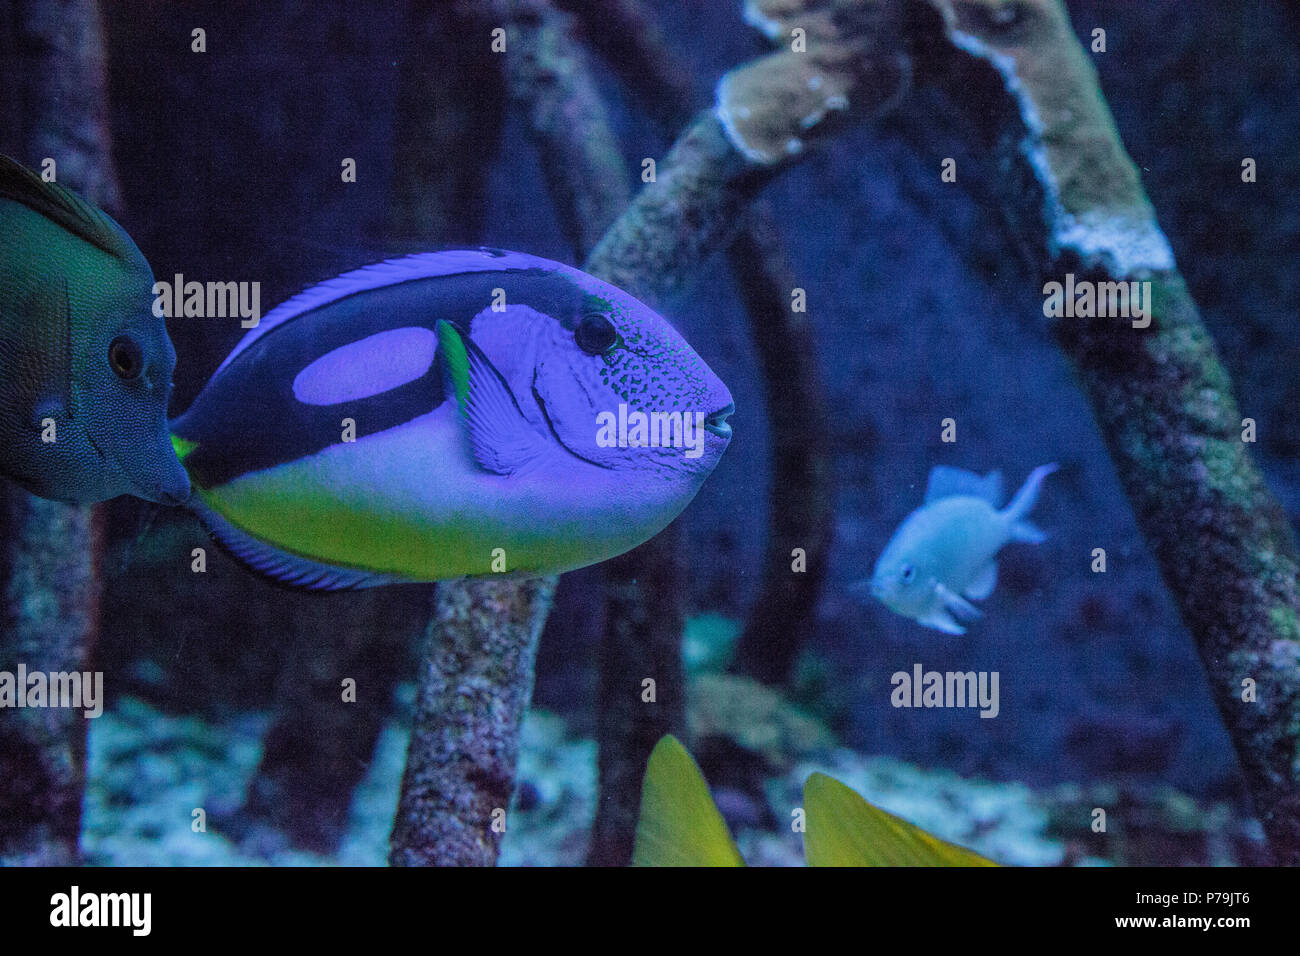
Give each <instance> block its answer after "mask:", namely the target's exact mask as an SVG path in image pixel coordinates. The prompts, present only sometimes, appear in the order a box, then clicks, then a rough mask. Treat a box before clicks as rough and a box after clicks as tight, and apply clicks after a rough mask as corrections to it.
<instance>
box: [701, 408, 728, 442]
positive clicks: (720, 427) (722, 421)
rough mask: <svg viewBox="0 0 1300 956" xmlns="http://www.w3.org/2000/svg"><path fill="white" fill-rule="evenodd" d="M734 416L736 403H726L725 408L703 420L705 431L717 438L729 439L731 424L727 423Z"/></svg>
mask: <svg viewBox="0 0 1300 956" xmlns="http://www.w3.org/2000/svg"><path fill="white" fill-rule="evenodd" d="M734 414H736V403H735V402H727V407H726V408H720V409H718V410H717V411H716V412H713V413H712V414H711V415H709V416H708V417H706V418H705V419H704V429H705V431H710V432H712V433H713V434H715V435H717V436H718V437H719V438H730V437H731V424H730V423H729V422H728V421H727V419H728V418H730V417H731V416H732V415H734Z"/></svg>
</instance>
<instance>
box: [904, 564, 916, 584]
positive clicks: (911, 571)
mask: <svg viewBox="0 0 1300 956" xmlns="http://www.w3.org/2000/svg"><path fill="white" fill-rule="evenodd" d="M902 577H903V582H904V583H906V582H908V581H911V580H912V578H914V577H916V568H914V567H912V566H911V565H910V564H905V565H903V575H902Z"/></svg>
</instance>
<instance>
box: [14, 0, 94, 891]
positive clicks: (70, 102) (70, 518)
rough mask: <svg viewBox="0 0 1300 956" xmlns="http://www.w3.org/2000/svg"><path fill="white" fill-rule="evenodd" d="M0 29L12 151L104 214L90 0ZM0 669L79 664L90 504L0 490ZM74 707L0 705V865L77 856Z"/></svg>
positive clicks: (26, 10) (79, 763) (90, 551)
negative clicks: (54, 174)
mask: <svg viewBox="0 0 1300 956" xmlns="http://www.w3.org/2000/svg"><path fill="white" fill-rule="evenodd" d="M12 6H14V7H15V9H14V10H13V11H12V12H13V16H12V18H10V19H8V20H7V21H6V22H5V23H0V31H5V30H13V31H14V33H13V35H11V36H8V37H5V38H4V40H5V41H6V42H4V43H3V44H2V45H3V46H6V47H8V48H9V49H12V50H14V51H16V54H17V55H16V56H14V57H13V58H7V59H8V62H7V63H5V64H4V69H5V77H6V83H5V88H6V89H7V90H9V91H10V93H11V97H10V98H11V100H17V103H16V104H11V108H10V109H9V110H8V111H7V112H8V113H9V117H8V121H9V122H10V123H14V124H16V126H17V129H16V130H14V131H13V134H12V135H14V140H15V142H16V143H18V144H19V145H20V146H21V148H20V149H15V150H13V152H15V153H17V154H19V155H20V156H22V157H23V158H24V159H26V160H28V161H29V162H39V161H40V160H41V159H43V158H45V157H52V158H54V159H55V161H56V162H57V163H58V170H59V173H58V176H59V181H60V182H66V183H67V184H68V185H70V186H72V187H73V188H75V189H78V190H79V191H80V192H81V193H82V194H83V195H84V196H86V197H87V198H89V199H91V200H92V201H94V202H96V203H99V204H100V205H103V206H105V207H106V208H108V209H109V210H110V211H112V212H116V211H117V209H116V208H115V207H116V205H117V197H118V188H117V179H116V177H115V175H114V173H113V167H112V163H111V160H110V156H109V135H108V120H107V117H108V97H107V92H106V90H107V80H106V68H105V62H104V49H103V36H102V30H101V25H100V18H99V7H98V4H96V3H95V2H94V0H57V2H44V3H18V4H15V5H12ZM0 498H2V499H3V500H0V523H2V524H3V527H2V528H0V541H3V547H2V548H0V587H2V588H3V611H2V613H3V618H4V620H3V630H2V631H0V670H4V671H9V672H10V673H13V672H14V670H15V668H16V665H17V664H18V663H20V662H21V663H22V664H24V665H25V666H26V667H27V669H28V671H29V672H31V671H41V672H47V673H48V672H58V671H63V672H71V671H86V670H88V669H89V663H90V654H91V646H92V644H93V642H94V636H95V632H96V629H97V627H98V620H99V592H100V578H99V556H100V553H101V549H102V521H101V517H100V514H99V512H98V510H97V509H94V508H92V507H90V506H71V505H64V504H58V503H56V502H52V501H44V500H41V499H39V498H34V497H32V496H31V495H29V494H27V493H26V492H24V491H21V490H19V489H18V488H16V487H14V486H10V485H6V486H5V487H4V488H3V489H2V490H0ZM85 751H86V719H85V718H84V717H83V715H82V711H81V710H76V709H70V708H58V707H52V708H34V709H24V710H5V711H4V712H3V715H2V716H0V864H20V863H25V864H39V865H45V866H49V865H67V864H70V863H75V862H77V860H78V856H79V852H78V836H79V833H80V829H81V799H82V792H83V790H84V789H85Z"/></svg>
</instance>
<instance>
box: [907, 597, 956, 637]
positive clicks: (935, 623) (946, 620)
mask: <svg viewBox="0 0 1300 956" xmlns="http://www.w3.org/2000/svg"><path fill="white" fill-rule="evenodd" d="M916 620H917V623H919V624H924V625H925V626H926V627H932V628H934V629H935V630H936V631H943V632H944V633H945V634H965V633H966V628H964V627H962V626H961V625H960V624H958V623H957V621H956V619H955V618H954V617H953V616H952V615H951V614H949V613H948V612H947V611H946V610H945V609H944V608H943V607H942V606H941V605H938V604H936V605H935V606H934V608H933V609H932V610H931V611H930V613H928V614H926V615H925V616H924V617H918V618H917V619H916Z"/></svg>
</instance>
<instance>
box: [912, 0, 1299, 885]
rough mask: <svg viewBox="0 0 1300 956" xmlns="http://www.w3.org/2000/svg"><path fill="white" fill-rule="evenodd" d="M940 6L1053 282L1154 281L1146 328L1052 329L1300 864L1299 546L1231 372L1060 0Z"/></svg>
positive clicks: (1009, 203)
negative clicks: (1252, 444) (1248, 436)
mask: <svg viewBox="0 0 1300 956" xmlns="http://www.w3.org/2000/svg"><path fill="white" fill-rule="evenodd" d="M928 2H929V5H930V7H931V8H932V9H933V10H934V11H935V12H936V13H937V15H938V17H939V18H941V25H940V26H939V32H941V34H942V36H943V38H944V41H945V42H943V43H940V44H935V45H933V46H932V47H930V48H929V52H930V54H931V55H932V57H933V59H932V60H930V62H928V63H926V64H924V65H925V66H926V67H927V68H928V69H932V70H933V71H934V75H935V79H936V80H937V82H938V83H939V84H940V85H941V87H942V88H943V89H945V90H947V91H948V94H949V96H950V97H951V99H952V100H953V101H954V102H955V103H957V104H958V105H959V107H964V108H966V109H968V110H969V109H971V108H977V109H978V110H979V111H980V121H981V123H982V124H983V125H984V126H986V127H987V126H993V127H995V129H994V130H993V131H992V136H991V139H992V141H993V142H996V143H997V144H999V148H1000V149H1001V150H1003V151H1004V154H1005V155H1004V156H1003V159H1004V160H1006V162H1005V164H1004V168H1006V169H1008V170H1009V171H1011V172H1012V173H1013V175H1012V176H1009V177H1003V180H1002V182H1001V183H995V184H994V185H995V187H996V186H1001V187H1003V188H1002V191H1001V194H1000V195H999V197H998V198H999V200H1000V201H1001V202H1002V203H1003V204H1004V206H1005V208H1006V209H1007V210H1008V213H1009V218H1010V219H1011V220H1012V221H1013V222H1016V223H1018V224H1019V228H1020V229H1021V230H1022V231H1023V232H1024V237H1023V238H1027V239H1028V240H1029V241H1030V243H1031V245H1032V246H1033V247H1034V248H1035V249H1036V250H1037V251H1038V254H1039V257H1040V260H1041V265H1040V268H1041V277H1042V278H1043V279H1044V281H1045V282H1046V281H1063V279H1064V275H1065V273H1066V272H1073V273H1076V274H1077V275H1076V278H1077V279H1078V280H1084V279H1087V280H1092V281H1095V282H1108V281H1111V282H1113V281H1124V282H1130V281H1132V282H1149V283H1150V290H1151V304H1152V306H1153V308H1152V313H1153V314H1152V317H1151V321H1150V324H1149V326H1146V327H1143V325H1144V322H1143V321H1142V320H1139V321H1138V322H1136V323H1134V322H1131V321H1130V320H1129V319H1127V318H1124V319H1119V318H1095V319H1085V318H1063V319H1058V320H1056V323H1057V324H1056V328H1055V332H1056V337H1057V339H1058V340H1059V342H1060V344H1061V346H1062V348H1063V349H1064V351H1065V352H1066V354H1067V355H1068V356H1069V358H1070V359H1071V361H1072V362H1073V364H1074V366H1075V368H1076V369H1077V371H1078V374H1079V378H1080V380H1081V382H1082V385H1083V388H1084V390H1085V392H1086V393H1087V395H1088V398H1089V399H1090V400H1091V403H1092V406H1093V409H1094V411H1095V413H1096V416H1097V420H1098V423H1099V425H1100V427H1101V431H1102V434H1103V436H1104V437H1105V440H1106V443H1107V445H1108V447H1109V449H1110V452H1111V455H1112V457H1113V459H1114V462H1115V466H1116V469H1117V471H1118V473H1119V476H1120V479H1121V480H1122V482H1123V485H1124V488H1125V491H1126V493H1127V494H1128V497H1129V500H1130V502H1131V503H1132V506H1133V511H1134V514H1135V515H1136V517H1137V521H1138V524H1139V527H1140V528H1141V530H1142V533H1143V534H1144V536H1145V537H1146V539H1147V541H1148V542H1149V544H1150V546H1151V549H1152V551H1153V552H1154V553H1155V556H1156V559H1157V561H1158V563H1159V565H1160V569H1161V572H1162V574H1163V576H1164V579H1165V582H1166V583H1167V584H1168V586H1169V588H1170V590H1171V591H1172V592H1173V595H1174V597H1175V599H1176V600H1177V602H1178V606H1179V609H1180V611H1181V613H1182V618H1183V622H1184V623H1185V624H1186V626H1187V628H1188V630H1189V631H1190V632H1191V634H1192V636H1193V637H1194V638H1195V640H1196V643H1197V646H1198V648H1199V650H1200V654H1201V659H1202V661H1203V662H1204V664H1205V667H1206V670H1207V672H1208V674H1209V677H1210V683H1211V686H1212V687H1213V690H1214V694H1215V698H1216V701H1217V703H1218V707H1219V711H1220V713H1221V714H1222V716H1223V719H1224V722H1225V724H1226V725H1227V728H1228V731H1229V733H1230V735H1231V737H1232V740H1233V743H1234V745H1235V747H1236V750H1237V754H1238V757H1239V759H1240V761H1241V765H1242V768H1243V770H1244V772H1245V774H1246V778H1247V782H1248V783H1249V785H1250V787H1251V790H1252V792H1253V794H1254V798H1255V803H1256V808H1257V810H1258V812H1259V814H1260V817H1261V820H1262V822H1263V824H1264V829H1265V831H1266V833H1267V835H1268V837H1269V841H1270V844H1271V846H1272V848H1273V851H1274V853H1275V855H1276V856H1277V858H1278V860H1279V862H1285V863H1292V864H1294V863H1297V862H1300V598H1298V595H1297V583H1296V575H1297V552H1296V546H1295V541H1294V539H1293V536H1292V531H1291V528H1290V526H1289V524H1288V523H1287V521H1286V518H1285V516H1284V514H1283V512H1282V510H1281V508H1280V507H1279V506H1278V504H1277V503H1276V502H1275V501H1274V500H1273V498H1272V497H1271V496H1270V494H1269V491H1268V489H1267V488H1266V487H1265V485H1264V482H1263V479H1262V478H1261V476H1260V473H1259V471H1258V470H1257V469H1256V467H1255V465H1254V463H1253V462H1252V460H1251V456H1250V455H1249V454H1248V452H1247V448H1246V445H1245V444H1244V443H1243V440H1242V437H1243V435H1242V415H1241V411H1240V410H1239V408H1238V406H1237V404H1236V401H1235V400H1234V398H1233V395H1232V383H1231V382H1230V381H1229V378H1228V375H1227V372H1226V371H1225V370H1224V368H1223V366H1222V364H1221V363H1220V361H1219V358H1218V356H1217V355H1216V353H1215V348H1214V344H1213V342H1212V341H1211V339H1210V335H1209V333H1208V332H1207V330H1206V328H1205V326H1204V325H1203V324H1202V322H1201V320H1200V317H1199V315H1198V314H1197V309H1196V305H1195V303H1194V302H1193V301H1192V299H1191V297H1190V295H1189V294H1188V291H1187V287H1186V284H1185V283H1184V281H1183V279H1182V277H1181V276H1180V275H1179V273H1178V270H1177V267H1176V266H1175V264H1174V259H1173V253H1172V252H1171V250H1170V247H1169V244H1168V242H1167V241H1166V240H1165V237H1164V235H1163V233H1162V232H1161V230H1160V228H1159V226H1158V224H1157V223H1156V220H1155V215H1154V212H1153V210H1152V207H1151V204H1150V202H1149V201H1148V199H1147V197H1146V194H1145V193H1144V191H1143V189H1142V185H1141V181H1140V178H1139V175H1138V171H1137V169H1136V167H1135V166H1134V164H1133V162H1132V160H1131V159H1129V157H1128V155H1127V153H1126V152H1125V150H1124V147H1123V144H1122V143H1121V141H1120V138H1119V134H1118V132H1117V130H1116V128H1115V124H1114V120H1113V119H1112V117H1111V114H1110V111H1109V109H1108V107H1107V105H1106V103H1105V100H1104V99H1103V97H1102V95H1101V92H1100V89H1099V87H1098V84H1097V77H1096V74H1095V71H1094V69H1093V67H1092V64H1091V62H1090V61H1089V60H1088V57H1087V55H1086V54H1085V52H1084V51H1083V49H1082V48H1081V46H1080V45H1079V43H1078V40H1077V39H1076V38H1075V35H1074V33H1073V31H1072V30H1071V27H1070V23H1069V20H1068V17H1067V14H1066V11H1065V9H1064V6H1063V4H1062V3H1061V2H1059V0H1017V2H1004V0H928ZM981 93H983V95H981ZM981 185H983V184H981ZM1135 325H1137V327H1135ZM1248 680H1249V681H1253V682H1254V686H1255V696H1254V698H1252V699H1250V700H1249V701H1247V700H1243V696H1246V697H1249V696H1250V695H1248V694H1244V693H1243V687H1244V684H1243V682H1246V681H1248Z"/></svg>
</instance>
